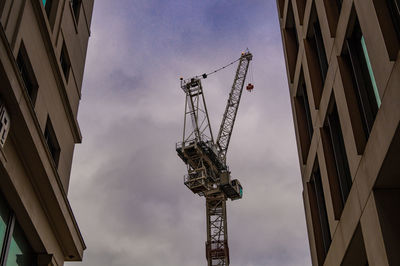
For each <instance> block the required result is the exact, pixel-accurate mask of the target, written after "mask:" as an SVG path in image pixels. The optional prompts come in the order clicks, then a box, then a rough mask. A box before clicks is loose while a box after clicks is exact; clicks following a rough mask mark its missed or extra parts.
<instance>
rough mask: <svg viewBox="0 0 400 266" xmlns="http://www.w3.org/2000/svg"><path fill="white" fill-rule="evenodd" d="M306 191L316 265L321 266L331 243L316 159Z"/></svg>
mask: <svg viewBox="0 0 400 266" xmlns="http://www.w3.org/2000/svg"><path fill="white" fill-rule="evenodd" d="M307 191H308V200H309V205H310V212H311V222H312V226H313V231H314V241H315V247H316V252H317V259H318V265H323V264H324V261H325V258H326V255H327V253H328V250H329V248H330V245H331V243H332V236H331V232H330V226H329V220H328V213H327V208H326V201H325V196H324V191H323V187H322V178H321V172H320V169H319V165H318V163H317V159H316V162H315V165H314V169H313V172H312V173H311V177H310V180H309V181H308V182H307Z"/></svg>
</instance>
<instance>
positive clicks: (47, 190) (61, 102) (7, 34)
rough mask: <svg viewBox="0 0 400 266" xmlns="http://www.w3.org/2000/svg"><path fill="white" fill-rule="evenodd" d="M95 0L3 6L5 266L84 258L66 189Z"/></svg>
mask: <svg viewBox="0 0 400 266" xmlns="http://www.w3.org/2000/svg"><path fill="white" fill-rule="evenodd" d="M93 2H94V0H2V1H0V24H1V26H0V251H1V253H0V266H14V265H18V266H25V265H26V266H28V265H29V266H31V265H38V266H43V265H46V266H47V265H63V264H64V261H81V260H82V256H83V251H84V250H85V248H86V247H85V243H84V240H83V238H82V235H81V233H80V231H79V227H78V225H77V222H76V220H75V218H74V214H73V212H72V210H71V207H70V204H69V202H68V198H67V192H68V185H69V178H70V171H71V164H72V155H73V151H74V145H75V143H80V142H81V139H82V137H81V133H80V130H79V125H78V122H77V112H78V105H79V100H80V98H81V87H82V79H83V70H84V66H85V58H86V50H87V45H88V39H89V35H90V23H91V18H92V10H93V4H94V3H93Z"/></svg>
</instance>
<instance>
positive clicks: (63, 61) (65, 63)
mask: <svg viewBox="0 0 400 266" xmlns="http://www.w3.org/2000/svg"><path fill="white" fill-rule="evenodd" d="M59 59H60V65H61V70H62V73H63V75H64V78H65V82H66V83H68V79H69V74H70V72H71V60H70V58H69V54H68V49H67V46H66V44H65V41H63V44H62V47H61V52H60V58H59Z"/></svg>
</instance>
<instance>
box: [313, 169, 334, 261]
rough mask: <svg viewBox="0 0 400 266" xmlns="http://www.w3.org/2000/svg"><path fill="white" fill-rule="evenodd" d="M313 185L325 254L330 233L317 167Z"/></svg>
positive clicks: (328, 244)
mask: <svg viewBox="0 0 400 266" xmlns="http://www.w3.org/2000/svg"><path fill="white" fill-rule="evenodd" d="M314 187H315V196H316V199H317V207H318V215H319V220H320V223H321V229H322V240H323V244H324V251H325V254H327V253H328V250H329V247H330V245H331V233H330V229H329V222H328V215H327V212H326V206H325V197H324V191H323V187H322V180H321V174H320V172H319V169H317V171H316V172H315V173H314Z"/></svg>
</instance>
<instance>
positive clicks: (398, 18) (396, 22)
mask: <svg viewBox="0 0 400 266" xmlns="http://www.w3.org/2000/svg"><path fill="white" fill-rule="evenodd" d="M386 2H387V5H388V8H389V11H390V16H391V18H392V22H393V26H394V29H395V31H396V34H397V38H398V39H399V40H400V0H386Z"/></svg>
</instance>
